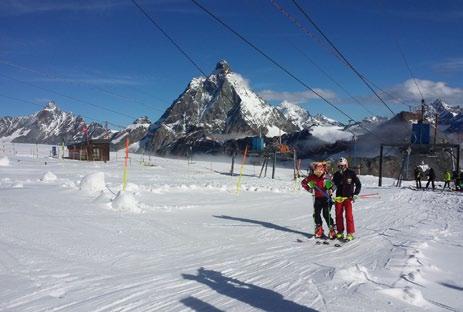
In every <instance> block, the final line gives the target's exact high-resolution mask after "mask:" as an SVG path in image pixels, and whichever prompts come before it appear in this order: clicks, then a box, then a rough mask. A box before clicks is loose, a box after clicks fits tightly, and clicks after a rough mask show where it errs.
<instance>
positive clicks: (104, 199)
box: [93, 192, 112, 204]
mask: <svg viewBox="0 0 463 312" xmlns="http://www.w3.org/2000/svg"><path fill="white" fill-rule="evenodd" d="M111 200H112V199H111V196H109V195H108V194H106V193H105V192H101V193H100V195H98V197H97V198H95V199H94V200H93V202H94V203H98V204H107V203H110V202H111Z"/></svg>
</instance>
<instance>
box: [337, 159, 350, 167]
mask: <svg viewBox="0 0 463 312" xmlns="http://www.w3.org/2000/svg"><path fill="white" fill-rule="evenodd" d="M339 166H345V167H346V168H347V167H348V166H349V164H348V163H347V159H345V158H344V157H341V158H340V159H339V161H338V167H339Z"/></svg>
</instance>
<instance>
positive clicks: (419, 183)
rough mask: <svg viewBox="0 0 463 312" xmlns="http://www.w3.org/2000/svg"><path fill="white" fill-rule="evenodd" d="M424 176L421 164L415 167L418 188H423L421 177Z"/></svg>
mask: <svg viewBox="0 0 463 312" xmlns="http://www.w3.org/2000/svg"><path fill="white" fill-rule="evenodd" d="M422 177H423V170H421V168H420V166H416V167H415V182H416V188H418V189H420V188H421V178H422Z"/></svg>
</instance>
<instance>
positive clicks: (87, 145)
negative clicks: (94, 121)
mask: <svg viewBox="0 0 463 312" xmlns="http://www.w3.org/2000/svg"><path fill="white" fill-rule="evenodd" d="M67 148H68V150H69V158H70V159H77V160H89V161H108V160H109V141H108V140H88V141H82V142H76V143H71V144H68V145H67Z"/></svg>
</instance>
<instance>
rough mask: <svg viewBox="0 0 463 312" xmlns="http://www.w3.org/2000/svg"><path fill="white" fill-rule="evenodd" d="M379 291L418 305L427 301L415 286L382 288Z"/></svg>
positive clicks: (420, 305) (425, 303)
mask: <svg viewBox="0 0 463 312" xmlns="http://www.w3.org/2000/svg"><path fill="white" fill-rule="evenodd" d="M380 292H381V293H383V294H386V295H389V296H391V297H394V298H397V299H399V300H402V301H405V302H407V303H409V304H412V305H415V306H418V307H423V306H426V305H427V301H426V299H424V297H423V294H422V293H421V291H419V290H418V289H416V288H412V287H408V286H407V287H405V288H391V289H383V290H380Z"/></svg>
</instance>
